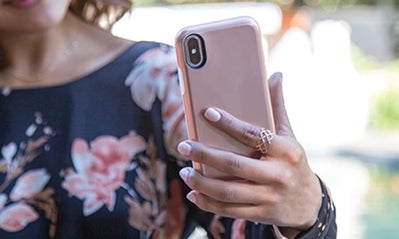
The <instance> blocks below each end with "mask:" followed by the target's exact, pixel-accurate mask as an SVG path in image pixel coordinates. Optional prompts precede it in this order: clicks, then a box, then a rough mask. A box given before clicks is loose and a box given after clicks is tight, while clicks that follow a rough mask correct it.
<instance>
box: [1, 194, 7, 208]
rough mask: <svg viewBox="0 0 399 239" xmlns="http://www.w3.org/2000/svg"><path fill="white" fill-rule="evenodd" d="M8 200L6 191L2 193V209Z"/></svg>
mask: <svg viewBox="0 0 399 239" xmlns="http://www.w3.org/2000/svg"><path fill="white" fill-rule="evenodd" d="M6 202H7V196H6V195H5V194H4V193H2V194H0V210H1V209H2V208H3V207H4V205H6Z"/></svg>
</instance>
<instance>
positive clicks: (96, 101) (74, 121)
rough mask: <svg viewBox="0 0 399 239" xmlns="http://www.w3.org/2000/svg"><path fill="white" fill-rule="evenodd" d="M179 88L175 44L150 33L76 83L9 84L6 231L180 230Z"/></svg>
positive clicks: (1, 163) (2, 204) (4, 108)
mask: <svg viewBox="0 0 399 239" xmlns="http://www.w3.org/2000/svg"><path fill="white" fill-rule="evenodd" d="M179 90H180V88H179V86H178V78H177V75H176V63H175V54H174V52H173V50H172V48H169V47H168V46H165V45H161V44H156V43H148V42H147V43H145V42H141V43H136V44H134V45H132V46H131V47H130V48H129V49H128V50H127V51H126V52H124V53H123V54H121V55H120V56H118V57H117V58H116V59H114V60H113V61H112V62H110V63H108V64H107V65H105V66H103V67H102V68H101V69H99V70H96V71H95V72H93V73H91V74H89V75H87V76H84V77H82V78H80V79H77V80H75V81H73V82H71V83H67V84H64V85H60V86H53V87H44V88H36V89H15V90H14V89H9V88H2V89H1V92H0V93H1V94H0V149H1V154H0V238H2V239H7V238H68V239H71V238H85V239H87V238H149V237H152V238H164V237H167V238H175V237H174V236H176V235H179V234H180V233H181V231H182V225H184V215H185V214H186V212H185V210H187V209H186V208H185V207H183V203H182V200H183V198H184V195H183V192H182V189H181V184H180V183H179V181H178V176H177V175H178V174H177V172H178V168H179V167H180V166H182V165H184V164H185V163H186V162H184V160H182V159H180V158H178V154H177V152H176V151H175V148H176V145H177V143H178V142H180V141H181V140H182V139H184V138H185V129H184V118H183V110H182V107H181V95H180V91H179ZM166 215H167V218H168V220H166ZM166 229H167V230H166ZM166 233H169V234H166ZM174 234H176V235H174ZM176 238H178V236H177V237H176Z"/></svg>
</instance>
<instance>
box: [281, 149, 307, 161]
mask: <svg viewBox="0 0 399 239" xmlns="http://www.w3.org/2000/svg"><path fill="white" fill-rule="evenodd" d="M304 157H305V152H304V150H303V149H302V147H300V146H295V147H292V148H291V149H290V150H287V151H286V152H285V153H284V158H285V159H286V160H287V161H288V162H289V163H291V164H298V163H299V162H301V161H302V159H303V158H304Z"/></svg>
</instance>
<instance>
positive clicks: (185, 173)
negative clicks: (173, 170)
mask: <svg viewBox="0 0 399 239" xmlns="http://www.w3.org/2000/svg"><path fill="white" fill-rule="evenodd" d="M190 174H191V170H190V169H189V168H183V169H181V170H180V171H179V175H180V177H181V178H182V179H183V180H184V181H186V179H187V178H188V176H189V175H190Z"/></svg>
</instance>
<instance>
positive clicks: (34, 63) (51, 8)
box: [0, 0, 132, 88]
mask: <svg viewBox="0 0 399 239" xmlns="http://www.w3.org/2000/svg"><path fill="white" fill-rule="evenodd" d="M8 1H9V0H0V52H2V54H3V56H2V57H3V58H4V60H3V66H2V68H1V69H0V86H9V87H13V88H32V87H33V88H34V87H42V86H52V85H59V84H63V83H66V82H69V81H72V80H73V79H76V78H77V77H79V76H83V75H85V74H87V73H89V72H92V71H94V70H96V69H98V68H99V67H101V66H102V65H104V64H106V63H107V62H109V61H110V60H111V59H113V58H114V57H116V56H117V55H118V54H120V53H121V52H123V51H124V50H125V49H126V48H127V47H129V46H130V45H131V44H132V42H130V41H127V40H122V39H119V38H116V37H113V36H112V35H111V34H109V33H108V32H105V31H103V30H101V29H99V28H98V27H96V26H92V25H90V24H87V23H85V22H84V21H82V20H80V19H78V18H77V17H76V16H75V15H73V14H72V13H70V12H69V11H67V9H68V5H69V0H57V1H53V0H36V2H35V4H34V5H33V6H31V7H26V8H18V7H15V6H13V5H11V4H9V2H8ZM27 23H29V24H27ZM93 39H95V40H93ZM73 44H76V45H73ZM82 49H84V50H82ZM18 76H37V77H38V78H40V80H38V81H34V82H24V81H22V80H21V79H20V78H22V77H18Z"/></svg>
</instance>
